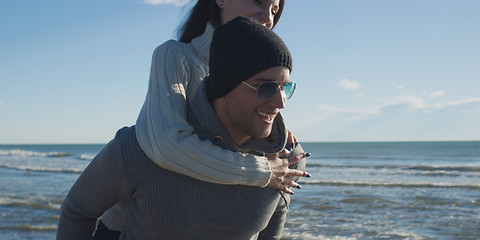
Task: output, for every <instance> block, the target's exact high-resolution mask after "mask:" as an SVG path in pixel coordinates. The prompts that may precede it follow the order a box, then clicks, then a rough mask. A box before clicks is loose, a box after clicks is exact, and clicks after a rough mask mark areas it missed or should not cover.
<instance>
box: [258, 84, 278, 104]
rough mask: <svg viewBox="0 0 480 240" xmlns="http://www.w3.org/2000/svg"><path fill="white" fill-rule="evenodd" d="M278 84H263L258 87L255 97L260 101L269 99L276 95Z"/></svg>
mask: <svg viewBox="0 0 480 240" xmlns="http://www.w3.org/2000/svg"><path fill="white" fill-rule="evenodd" d="M277 89H278V84H277V83H276V82H264V83H262V84H260V85H259V86H258V89H257V95H258V97H259V98H260V99H263V100H265V99H269V98H271V97H273V96H275V94H276V93H277Z"/></svg>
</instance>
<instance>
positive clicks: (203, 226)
mask: <svg viewBox="0 0 480 240" xmlns="http://www.w3.org/2000/svg"><path fill="white" fill-rule="evenodd" d="M291 66H292V65H291V56H290V53H289V51H288V49H287V48H286V46H285V44H284V43H283V42H282V41H281V40H280V38H279V37H278V36H277V35H275V34H274V33H273V32H272V31H271V30H269V29H267V28H265V27H264V26H262V25H260V24H258V23H256V22H255V21H253V20H250V19H248V18H244V17H239V18H236V19H234V20H233V21H231V22H229V23H227V24H225V25H224V26H222V27H220V28H219V29H217V30H216V32H215V34H214V37H213V42H212V49H211V57H210V76H209V77H208V78H207V79H206V80H205V81H203V82H202V83H201V85H200V87H199V88H198V91H197V94H196V95H195V96H194V97H193V98H192V99H191V101H190V106H189V112H188V118H189V122H190V123H191V124H192V126H193V127H194V129H195V132H196V133H197V135H198V136H199V137H200V138H202V139H204V140H209V141H211V142H213V143H214V144H216V145H218V146H219V147H222V148H226V149H230V150H232V151H239V152H245V153H247V152H248V153H253V154H265V153H277V152H280V151H282V149H284V147H285V144H286V138H287V134H286V128H285V126H284V124H283V120H282V118H281V116H280V114H279V110H280V109H282V108H284V106H285V101H286V99H288V98H289V97H290V96H291V94H293V91H294V89H295V84H294V83H293V82H290V71H291ZM294 152H296V153H299V152H303V150H301V148H299V149H296V150H295V151H294ZM300 155H301V156H300V157H299V158H302V160H301V161H300V162H299V166H300V167H301V168H304V166H305V160H304V158H303V157H304V156H305V153H303V154H300ZM289 201H290V198H289V196H288V195H284V194H283V193H282V192H281V191H278V190H275V189H271V188H260V187H251V186H229V185H219V184H213V183H208V182H202V181H199V180H196V179H193V178H190V177H188V176H184V175H180V174H177V173H174V172H171V171H168V170H165V169H163V168H160V167H158V166H157V165H156V164H154V163H153V162H152V161H151V160H149V159H148V157H147V156H146V155H145V154H144V152H143V151H142V149H141V148H140V146H139V145H138V142H137V139H136V136H135V129H134V127H130V128H123V129H121V130H119V131H118V132H117V135H116V136H115V139H113V140H112V141H111V142H110V143H109V144H108V145H107V146H106V147H105V148H104V149H103V150H102V151H101V152H100V153H99V155H98V156H97V157H95V159H94V160H92V163H91V164H90V165H89V166H88V167H87V169H86V170H85V171H84V172H83V173H82V175H81V176H80V177H79V179H78V180H77V182H76V183H75V184H74V186H73V187H72V189H71V190H70V192H69V193H68V195H67V197H66V199H65V201H64V203H63V204H62V213H61V215H60V223H59V228H58V232H57V239H90V238H91V235H92V232H93V230H94V228H95V222H96V220H97V218H98V217H99V216H101V215H102V214H103V212H104V211H105V210H107V209H109V208H110V207H112V206H113V205H114V204H116V203H118V202H122V211H124V217H123V218H122V220H123V221H122V223H121V224H122V231H121V233H120V239H257V238H258V239H280V237H281V234H282V230H283V224H284V222H285V217H286V212H287V207H288V204H289Z"/></svg>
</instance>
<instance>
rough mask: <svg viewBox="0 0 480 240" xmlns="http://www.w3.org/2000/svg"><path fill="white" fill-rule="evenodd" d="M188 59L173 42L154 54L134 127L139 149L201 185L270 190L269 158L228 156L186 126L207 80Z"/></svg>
mask: <svg viewBox="0 0 480 240" xmlns="http://www.w3.org/2000/svg"><path fill="white" fill-rule="evenodd" d="M189 54H193V53H189V52H188V49H187V50H185V49H183V48H182V46H181V45H180V44H179V43H178V42H174V41H170V42H167V43H165V44H163V45H162V46H160V47H158V48H157V49H156V50H155V52H154V54H153V60H152V70H151V74H150V83H149V89H148V94H147V97H146V100H145V103H144V106H143V108H142V111H141V112H140V115H139V117H138V120H137V126H136V131H137V139H138V141H139V143H140V146H142V149H143V150H144V151H145V153H146V154H147V155H148V156H149V157H150V158H151V159H152V160H153V161H154V162H155V163H156V164H158V165H159V166H160V167H163V168H166V169H169V170H171V171H174V172H177V173H181V174H184V175H187V176H190V177H193V178H196V179H199V180H202V181H207V182H214V183H219V184H241V185H251V186H260V187H264V186H266V185H267V183H268V182H269V179H270V175H271V171H270V167H269V162H268V160H267V158H266V157H255V156H253V155H245V154H241V153H235V152H231V151H228V150H224V149H221V148H220V147H218V146H215V145H214V144H212V143H211V142H209V141H202V140H200V139H199V138H198V136H197V135H194V134H192V131H193V128H192V126H190V125H189V124H188V122H187V120H186V119H187V118H186V112H187V110H186V101H187V92H188V94H190V93H194V92H195V90H196V88H197V87H198V85H199V83H200V81H201V78H202V77H204V76H200V75H201V72H202V71H200V70H199V69H198V68H200V67H202V66H192V65H191V63H190V60H189V58H190V57H191V56H189ZM203 67H204V66H203ZM203 74H204V73H203Z"/></svg>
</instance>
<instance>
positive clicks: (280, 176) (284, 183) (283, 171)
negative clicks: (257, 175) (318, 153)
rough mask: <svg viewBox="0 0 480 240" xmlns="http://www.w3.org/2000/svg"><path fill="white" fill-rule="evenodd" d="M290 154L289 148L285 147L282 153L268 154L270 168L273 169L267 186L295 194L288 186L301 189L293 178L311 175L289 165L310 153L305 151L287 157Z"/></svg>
mask: <svg viewBox="0 0 480 240" xmlns="http://www.w3.org/2000/svg"><path fill="white" fill-rule="evenodd" d="M289 154H290V151H289V150H287V149H283V150H282V151H281V152H280V153H276V154H267V155H266V156H267V158H268V161H269V163H270V170H271V171H272V175H271V176H270V180H269V181H268V184H267V187H271V188H275V189H278V190H281V191H283V192H285V193H288V194H293V191H292V190H290V189H288V188H287V187H294V188H298V189H300V185H299V184H298V183H296V182H294V181H293V180H292V178H293V177H295V176H298V177H310V174H309V173H307V172H304V171H300V170H295V169H289V168H288V166H290V165H292V164H294V163H296V162H298V161H300V160H301V159H303V158H305V157H308V156H309V154H308V153H305V152H304V153H300V154H297V155H293V156H291V157H289V158H286V156H288V155H289Z"/></svg>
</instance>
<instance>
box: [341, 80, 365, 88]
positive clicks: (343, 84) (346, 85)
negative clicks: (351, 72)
mask: <svg viewBox="0 0 480 240" xmlns="http://www.w3.org/2000/svg"><path fill="white" fill-rule="evenodd" d="M337 86H339V87H341V88H345V89H348V90H352V89H357V88H360V87H361V86H362V84H360V83H358V82H355V81H352V80H349V79H346V78H345V79H342V80H340V81H339V82H338V84H337Z"/></svg>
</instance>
